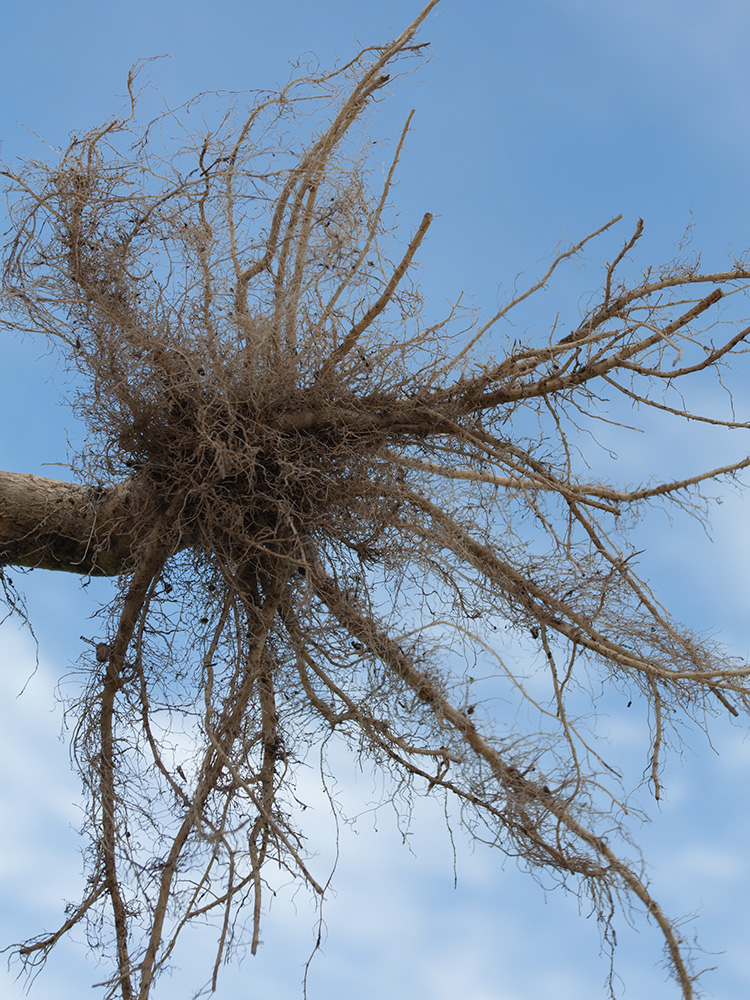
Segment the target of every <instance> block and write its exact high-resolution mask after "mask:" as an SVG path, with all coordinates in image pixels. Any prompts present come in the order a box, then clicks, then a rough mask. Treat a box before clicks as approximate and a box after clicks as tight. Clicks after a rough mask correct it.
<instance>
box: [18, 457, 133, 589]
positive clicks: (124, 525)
mask: <svg viewBox="0 0 750 1000" xmlns="http://www.w3.org/2000/svg"><path fill="white" fill-rule="evenodd" d="M142 499H143V497H142V491H140V490H139V489H138V486H137V484H136V483H135V481H132V480H125V481H123V482H121V483H119V484H117V485H115V486H109V487H104V488H99V487H91V486H81V485H78V484H76V483H65V482H60V481H59V480H57V479H48V478H46V477H44V476H34V475H30V474H28V473H18V472H3V471H0V566H8V565H11V566H27V567H30V568H31V569H53V570H64V571H66V572H69V573H78V574H79V575H81V576H117V575H118V574H120V573H126V572H127V571H128V570H129V569H132V568H133V566H134V565H135V560H136V556H137V551H138V548H139V545H141V544H142V542H143V540H144V528H145V527H146V525H148V523H149V521H150V519H151V517H150V516H148V515H147V513H146V511H145V510H144V506H143V503H142Z"/></svg>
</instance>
